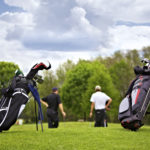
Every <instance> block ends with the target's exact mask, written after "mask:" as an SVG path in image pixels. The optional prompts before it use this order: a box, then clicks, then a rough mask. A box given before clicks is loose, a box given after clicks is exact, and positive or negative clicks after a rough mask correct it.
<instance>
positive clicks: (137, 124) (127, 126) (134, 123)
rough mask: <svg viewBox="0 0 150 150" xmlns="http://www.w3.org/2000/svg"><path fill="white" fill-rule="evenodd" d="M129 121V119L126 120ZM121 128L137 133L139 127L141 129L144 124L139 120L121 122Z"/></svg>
mask: <svg viewBox="0 0 150 150" xmlns="http://www.w3.org/2000/svg"><path fill="white" fill-rule="evenodd" d="M128 119H130V118H128ZM121 125H122V127H124V128H125V129H130V130H132V131H137V130H138V129H139V128H140V127H142V126H143V125H144V124H143V123H142V121H140V120H135V121H133V120H132V121H131V122H130V121H128V120H123V121H122V122H121Z"/></svg>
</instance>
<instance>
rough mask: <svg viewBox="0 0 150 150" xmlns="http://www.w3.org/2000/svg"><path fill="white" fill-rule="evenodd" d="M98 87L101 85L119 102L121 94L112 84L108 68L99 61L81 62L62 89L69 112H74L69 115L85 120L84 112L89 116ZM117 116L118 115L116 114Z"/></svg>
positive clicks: (70, 73) (67, 78) (68, 74)
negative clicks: (91, 100)
mask: <svg viewBox="0 0 150 150" xmlns="http://www.w3.org/2000/svg"><path fill="white" fill-rule="evenodd" d="M96 85H101V86H102V88H103V91H104V92H106V93H107V94H108V95H109V96H110V97H112V98H114V99H116V100H118V98H119V94H118V92H117V90H116V89H115V87H114V85H113V83H112V79H111V77H110V75H109V72H108V70H107V69H106V67H105V66H104V65H102V64H101V63H99V62H98V61H94V62H89V61H83V60H80V61H79V62H78V64H77V65H76V66H75V67H74V69H72V70H71V71H69V72H68V73H67V77H66V80H65V82H64V84H63V87H62V95H61V96H62V99H63V100H64V103H65V106H66V107H67V110H72V111H71V114H68V115H72V114H74V116H76V117H77V118H78V119H79V118H80V117H81V118H83V114H84V112H86V113H87V114H89V110H90V102H89V101H90V97H91V94H92V93H93V92H94V88H95V86H96ZM116 97H117V98H116ZM114 106H115V105H114ZM114 110H115V107H114ZM69 113H70V112H69ZM112 113H113V112H112ZM114 113H115V111H114ZM113 115H114V114H113ZM116 115H117V113H115V116H116ZM113 119H114V118H113Z"/></svg>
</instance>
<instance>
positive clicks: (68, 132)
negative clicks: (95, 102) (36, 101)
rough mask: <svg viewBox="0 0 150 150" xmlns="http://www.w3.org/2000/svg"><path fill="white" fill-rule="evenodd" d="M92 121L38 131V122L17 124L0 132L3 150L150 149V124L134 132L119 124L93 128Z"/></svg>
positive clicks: (66, 123)
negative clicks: (36, 123) (36, 124)
mask: <svg viewBox="0 0 150 150" xmlns="http://www.w3.org/2000/svg"><path fill="white" fill-rule="evenodd" d="M93 125H94V123H93V122H92V123H91V122H90V123H89V122H65V123H60V126H59V128H58V129H48V128H47V124H44V132H43V133H42V132H41V128H40V125H39V131H38V132H37V131H36V126H35V124H32V125H22V126H19V125H14V126H13V127H12V128H11V129H10V130H9V131H7V132H2V133H0V150H149V149H150V126H143V127H142V128H141V129H140V130H139V131H137V132H133V131H129V130H125V129H123V128H122V127H121V126H120V124H110V123H109V127H108V128H94V127H93Z"/></svg>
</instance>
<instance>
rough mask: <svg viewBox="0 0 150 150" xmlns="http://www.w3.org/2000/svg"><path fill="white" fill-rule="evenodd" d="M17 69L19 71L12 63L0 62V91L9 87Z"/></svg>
mask: <svg viewBox="0 0 150 150" xmlns="http://www.w3.org/2000/svg"><path fill="white" fill-rule="evenodd" d="M17 69H19V67H18V65H16V64H14V63H12V62H4V61H1V62H0V89H1V88H6V87H7V86H8V85H9V82H10V80H11V79H12V78H13V76H14V75H15V71H16V70H17Z"/></svg>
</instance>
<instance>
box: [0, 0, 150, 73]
mask: <svg viewBox="0 0 150 150" xmlns="http://www.w3.org/2000/svg"><path fill="white" fill-rule="evenodd" d="M149 14H150V2H149V1H148V0H136V1H135V0H134V1H132V2H131V1H130V0H124V1H122V0H113V1H110V0H61V3H60V0H21V1H20V0H1V1H0V47H1V56H0V59H1V61H12V62H15V63H16V64H19V66H20V68H21V69H22V70H24V72H27V71H28V70H29V68H30V67H31V66H32V65H33V64H35V63H37V62H41V61H46V60H49V61H50V62H51V64H52V69H53V70H55V69H56V68H57V67H58V66H59V65H60V64H62V63H63V62H65V61H66V60H67V59H71V60H73V61H74V62H77V61H78V60H79V59H93V58H95V57H97V56H99V55H100V56H103V57H105V56H109V55H112V54H113V53H114V52H115V51H116V50H131V49H138V50H140V49H142V48H143V47H145V46H149V45H150V17H149Z"/></svg>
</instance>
